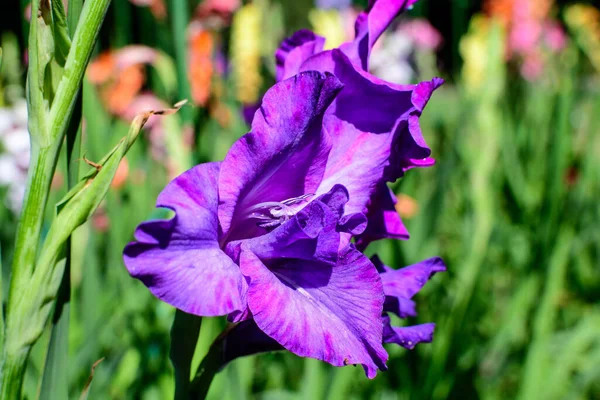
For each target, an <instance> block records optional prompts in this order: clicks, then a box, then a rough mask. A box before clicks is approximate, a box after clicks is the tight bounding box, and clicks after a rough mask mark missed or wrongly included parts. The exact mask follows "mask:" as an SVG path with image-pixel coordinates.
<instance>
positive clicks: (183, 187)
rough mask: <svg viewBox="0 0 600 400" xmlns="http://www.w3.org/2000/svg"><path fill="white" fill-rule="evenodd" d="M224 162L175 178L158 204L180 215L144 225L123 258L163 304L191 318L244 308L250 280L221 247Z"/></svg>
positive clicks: (187, 172) (223, 313)
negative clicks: (221, 165) (220, 178)
mask: <svg viewBox="0 0 600 400" xmlns="http://www.w3.org/2000/svg"><path fill="white" fill-rule="evenodd" d="M218 175H219V164H218V163H209V164H201V165H198V166H196V167H194V168H192V169H190V170H188V171H186V172H184V173H183V174H182V175H180V176H179V177H177V178H175V179H174V180H173V181H172V182H171V183H169V185H167V187H166V188H165V189H164V190H163V191H162V193H161V194H160V195H159V197H158V200H157V203H156V206H157V207H164V208H169V209H171V210H173V211H175V216H174V217H173V218H172V219H170V220H166V221H165V220H158V221H149V222H144V223H142V224H140V226H139V227H138V228H137V230H136V232H135V238H136V241H135V242H132V243H129V244H128V245H127V246H126V247H125V250H124V252H123V259H124V262H125V265H126V267H127V269H128V270H129V273H130V274H131V276H133V277H135V278H138V279H140V280H141V281H142V282H143V283H144V284H145V285H146V286H147V287H148V289H150V291H151V292H152V294H154V295H155V296H156V297H157V298H159V299H160V300H162V301H164V302H166V303H169V304H171V305H172V306H174V307H177V308H179V309H180V310H183V311H185V312H187V313H190V314H196V315H202V316H215V315H225V314H227V313H230V312H232V311H234V310H237V309H241V308H244V307H245V306H244V304H243V303H244V301H243V300H242V297H241V294H243V293H244V292H245V280H244V279H243V277H242V275H241V273H240V271H239V268H238V266H237V265H236V264H235V263H234V262H233V261H232V260H231V259H230V258H229V257H228V256H227V255H226V254H225V253H223V251H221V249H220V248H219V243H218V238H219V237H218V235H219V232H218V229H219V224H218V218H217V203H218V196H217V178H218Z"/></svg>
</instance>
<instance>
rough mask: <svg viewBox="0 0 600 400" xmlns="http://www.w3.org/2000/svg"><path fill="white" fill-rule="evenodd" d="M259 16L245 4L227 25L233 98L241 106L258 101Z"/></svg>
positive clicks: (258, 11)
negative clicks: (234, 88)
mask: <svg viewBox="0 0 600 400" xmlns="http://www.w3.org/2000/svg"><path fill="white" fill-rule="evenodd" d="M261 25H262V16H261V13H260V9H259V7H257V6H256V5H255V4H252V3H251V4H246V5H245V6H244V7H242V8H241V9H240V10H239V11H238V12H237V13H236V14H235V15H234V17H233V23H232V26H231V66H232V73H233V77H234V80H235V84H236V93H237V99H238V100H239V101H241V102H242V103H245V104H253V103H256V102H257V101H258V96H259V94H260V86H261V84H262V76H261V74H260V65H261V63H260V53H261V29H262V28H261Z"/></svg>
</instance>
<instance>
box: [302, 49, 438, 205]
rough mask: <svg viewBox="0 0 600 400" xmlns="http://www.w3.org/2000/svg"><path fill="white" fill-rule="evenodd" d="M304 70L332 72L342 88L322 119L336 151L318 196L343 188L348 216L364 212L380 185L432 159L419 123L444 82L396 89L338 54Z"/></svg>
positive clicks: (318, 59) (313, 62)
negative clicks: (430, 100)
mask: <svg viewBox="0 0 600 400" xmlns="http://www.w3.org/2000/svg"><path fill="white" fill-rule="evenodd" d="M302 69H317V70H321V71H329V72H332V73H333V74H334V75H335V76H336V77H337V78H339V79H340V81H341V82H342V83H343V84H344V90H343V91H341V92H340V94H339V95H338V97H337V98H336V99H335V101H334V102H333V104H332V106H331V107H330V108H329V110H328V111H327V114H326V115H325V118H324V127H325V129H326V131H327V132H328V133H329V135H331V141H332V149H331V152H330V154H329V159H328V160H327V166H326V170H325V175H324V177H323V181H322V183H321V185H320V187H319V191H318V192H319V193H322V192H325V191H327V190H329V188H331V187H332V186H333V185H334V184H336V183H339V184H342V185H344V186H345V187H346V188H347V189H348V191H349V193H350V201H349V202H348V204H347V205H346V212H348V213H353V212H365V211H366V207H367V204H368V203H369V202H370V200H371V196H372V195H373V193H374V192H375V190H376V189H377V186H378V185H379V184H380V182H382V181H384V180H387V181H394V180H396V179H397V178H399V177H400V176H402V175H403V174H404V171H406V170H407V169H409V168H411V167H414V166H416V165H419V164H421V163H422V161H421V160H422V159H424V158H427V157H428V156H429V154H430V152H431V151H430V150H429V148H428V147H427V145H426V144H425V141H424V139H423V136H422V133H421V130H420V128H419V123H418V118H419V116H420V115H421V112H422V109H423V107H424V105H425V103H426V99H428V95H429V96H430V95H431V93H432V91H433V90H434V89H435V88H437V87H438V86H439V85H440V84H441V80H439V79H434V80H433V81H431V82H425V83H421V84H419V85H392V84H389V83H387V82H384V81H381V80H379V79H377V78H375V77H373V76H372V75H370V74H368V73H366V72H364V71H360V70H357V69H356V68H355V66H354V65H352V63H351V62H350V60H349V59H348V58H347V57H346V56H345V55H344V54H343V53H342V52H341V51H339V50H333V51H328V52H323V53H321V54H319V55H317V56H315V57H312V58H311V59H309V60H308V61H307V62H306V63H304V65H303V66H302ZM356 99H360V101H357V100H356Z"/></svg>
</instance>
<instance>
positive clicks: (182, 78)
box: [169, 0, 192, 125]
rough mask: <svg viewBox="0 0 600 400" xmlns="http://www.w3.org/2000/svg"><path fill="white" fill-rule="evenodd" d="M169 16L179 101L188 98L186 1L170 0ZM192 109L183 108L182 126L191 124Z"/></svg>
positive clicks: (187, 16)
mask: <svg viewBox="0 0 600 400" xmlns="http://www.w3.org/2000/svg"><path fill="white" fill-rule="evenodd" d="M169 5H170V8H169V14H170V15H171V26H172V29H173V39H174V43H173V45H174V47H175V63H176V67H177V77H178V79H177V84H178V95H179V100H183V99H189V98H190V85H189V79H188V72H187V71H188V70H187V49H186V43H187V39H186V29H187V26H188V23H189V11H188V2H187V1H186V0H172V1H170V2H169ZM191 111H192V108H191V107H184V108H183V109H182V110H181V119H182V121H183V123H184V125H188V124H191V123H192V121H191V120H192V115H191Z"/></svg>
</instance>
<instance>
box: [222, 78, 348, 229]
mask: <svg viewBox="0 0 600 400" xmlns="http://www.w3.org/2000/svg"><path fill="white" fill-rule="evenodd" d="M341 88H342V85H341V84H340V82H339V80H337V79H336V78H335V77H333V76H331V75H330V74H322V73H318V72H314V71H313V72H306V73H302V74H299V75H296V76H295V77H293V78H290V79H287V80H285V81H283V82H280V83H278V84H276V85H275V86H274V87H273V88H271V89H270V90H269V91H268V92H267V93H266V94H265V96H264V98H263V101H262V105H261V108H260V110H259V111H257V113H256V115H255V117H254V121H253V123H252V131H251V132H250V133H248V134H246V135H244V136H243V137H242V138H241V139H240V140H238V141H237V142H236V143H235V144H234V145H233V146H232V148H231V150H230V151H229V153H228V154H227V156H226V157H225V160H224V161H223V163H222V166H221V173H220V175H219V198H220V203H219V221H220V223H221V226H222V228H223V231H224V234H225V235H226V237H227V239H228V240H236V239H244V238H248V237H252V236H256V235H257V234H260V233H264V232H257V229H256V224H253V223H252V221H250V222H249V223H248V221H247V219H246V217H247V216H246V215H245V213H247V211H248V209H249V207H251V206H254V205H257V204H259V203H264V202H280V201H283V200H286V199H290V198H295V197H299V196H302V195H306V194H310V193H315V192H316V189H317V186H318V185H319V183H320V181H321V179H322V176H323V173H324V168H325V163H326V160H327V154H328V153H329V150H330V148H331V144H330V143H329V142H328V140H327V137H326V135H325V134H324V133H323V130H322V116H323V113H324V112H325V110H326V109H327V107H328V106H329V105H330V104H331V101H332V100H333V99H334V97H335V96H336V95H337V93H338V92H339V91H340V90H341ZM236 224H237V226H236Z"/></svg>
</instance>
